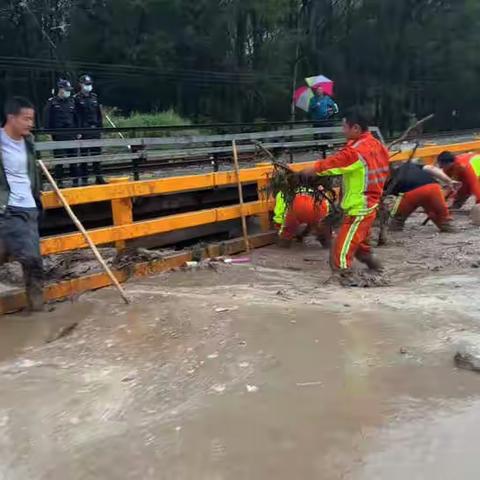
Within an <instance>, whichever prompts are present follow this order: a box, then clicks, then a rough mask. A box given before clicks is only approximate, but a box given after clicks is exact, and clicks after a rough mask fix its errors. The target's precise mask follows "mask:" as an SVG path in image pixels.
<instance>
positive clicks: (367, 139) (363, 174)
mask: <svg viewBox="0 0 480 480" xmlns="http://www.w3.org/2000/svg"><path fill="white" fill-rule="evenodd" d="M314 168H315V172H316V173H317V174H318V175H321V176H327V175H343V189H342V190H343V192H342V193H343V201H342V208H343V210H344V211H345V213H346V214H347V215H352V216H355V215H367V214H368V213H370V212H371V211H373V210H375V209H376V208H377V207H378V204H379V202H380V199H381V197H382V195H383V188H384V186H385V182H386V180H387V177H388V175H389V172H390V156H389V153H388V150H387V149H386V147H385V146H384V145H383V144H382V143H381V142H379V141H378V140H377V139H376V138H375V137H374V136H373V135H372V134H371V133H370V132H366V133H364V134H363V135H362V136H361V137H360V138H359V139H358V140H355V141H349V142H348V143H347V145H346V146H345V147H344V148H343V149H342V150H341V151H340V152H338V153H336V154H335V155H331V156H329V157H327V158H326V159H325V160H318V161H317V162H316V163H315V167H314Z"/></svg>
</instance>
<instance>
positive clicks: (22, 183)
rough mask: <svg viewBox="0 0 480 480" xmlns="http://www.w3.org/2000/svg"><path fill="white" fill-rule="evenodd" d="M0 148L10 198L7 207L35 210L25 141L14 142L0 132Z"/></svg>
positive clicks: (3, 132) (3, 131) (2, 130)
mask: <svg viewBox="0 0 480 480" xmlns="http://www.w3.org/2000/svg"><path fill="white" fill-rule="evenodd" d="M0 147H1V149H2V160H3V168H4V170H5V175H6V177H7V182H8V185H9V186H10V196H9V198H8V205H9V206H10V207H21V208H36V206H37V205H36V203H35V199H34V198H33V193H32V185H31V183H30V177H29V176H28V160H27V146H26V144H25V140H24V139H23V138H22V140H14V139H13V138H10V137H9V136H8V135H7V134H6V133H5V130H4V129H3V128H2V129H1V130H0Z"/></svg>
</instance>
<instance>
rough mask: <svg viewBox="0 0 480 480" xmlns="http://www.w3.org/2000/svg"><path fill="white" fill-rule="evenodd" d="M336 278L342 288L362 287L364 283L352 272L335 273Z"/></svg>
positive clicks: (341, 271)
mask: <svg viewBox="0 0 480 480" xmlns="http://www.w3.org/2000/svg"><path fill="white" fill-rule="evenodd" d="M334 277H335V278H336V279H337V280H338V283H340V285H341V286H342V287H361V286H362V281H361V279H360V278H359V276H358V275H357V274H355V272H353V271H352V270H340V271H337V272H335V274H334Z"/></svg>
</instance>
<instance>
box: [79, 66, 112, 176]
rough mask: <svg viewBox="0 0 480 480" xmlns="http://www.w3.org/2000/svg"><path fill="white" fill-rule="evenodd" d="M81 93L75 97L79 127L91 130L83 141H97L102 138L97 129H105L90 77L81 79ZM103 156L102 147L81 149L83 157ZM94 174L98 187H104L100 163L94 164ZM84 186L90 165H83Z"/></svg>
mask: <svg viewBox="0 0 480 480" xmlns="http://www.w3.org/2000/svg"><path fill="white" fill-rule="evenodd" d="M79 84H80V91H79V92H78V93H77V94H76V95H75V112H76V116H77V126H78V127H79V128H83V129H89V131H88V132H84V133H82V139H83V140H96V139H99V138H101V134H100V132H99V131H97V129H99V128H102V127H103V117H102V109H101V106H100V102H99V100H98V96H97V94H96V93H94V92H93V80H92V77H91V76H90V75H82V76H81V77H80V79H79ZM101 154H102V149H101V148H100V147H87V148H82V149H80V155H81V156H83V157H88V156H97V155H101ZM92 166H93V173H94V174H95V177H96V183H97V185H102V184H104V183H106V182H105V180H104V179H103V177H102V171H101V165H100V162H94V163H93V164H92ZM81 170H82V171H81V174H82V184H83V185H87V184H88V164H87V163H82V165H81Z"/></svg>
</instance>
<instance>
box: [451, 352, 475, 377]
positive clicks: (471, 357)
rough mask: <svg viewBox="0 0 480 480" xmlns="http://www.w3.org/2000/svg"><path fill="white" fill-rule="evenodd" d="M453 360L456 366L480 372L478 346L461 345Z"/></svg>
mask: <svg viewBox="0 0 480 480" xmlns="http://www.w3.org/2000/svg"><path fill="white" fill-rule="evenodd" d="M454 362H455V365H456V367H457V368H461V369H463V370H471V371H472V372H478V373H480V349H479V348H478V347H472V346H463V347H461V348H459V349H458V351H457V353H456V354H455V357H454Z"/></svg>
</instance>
